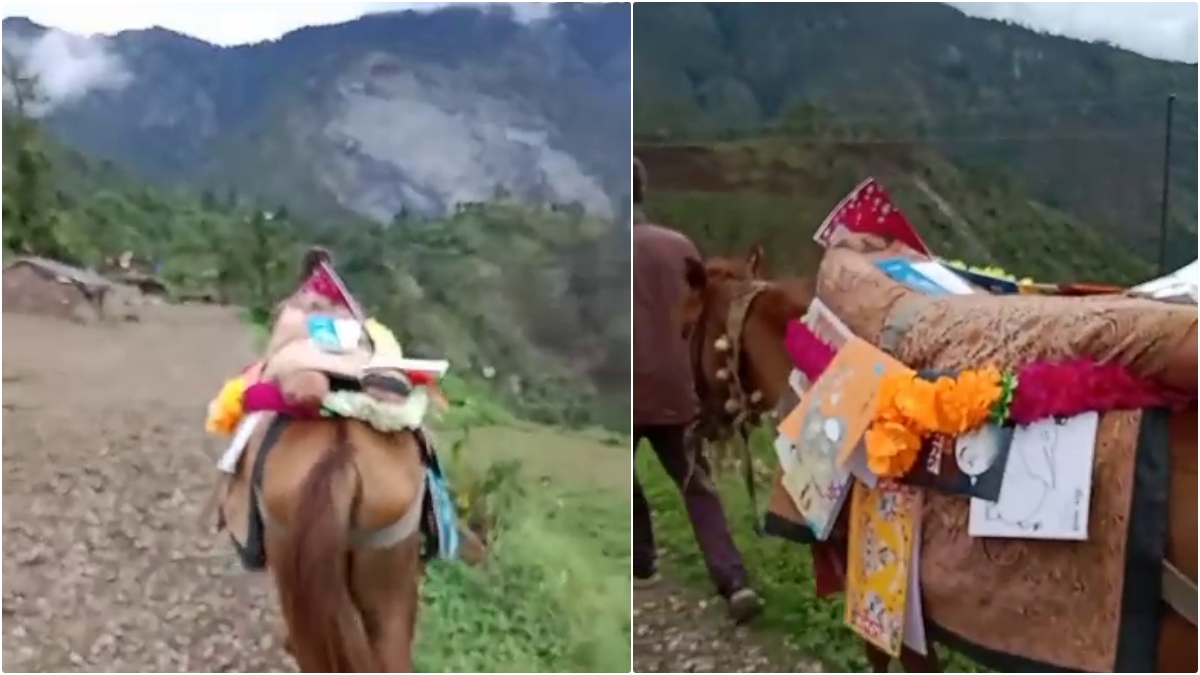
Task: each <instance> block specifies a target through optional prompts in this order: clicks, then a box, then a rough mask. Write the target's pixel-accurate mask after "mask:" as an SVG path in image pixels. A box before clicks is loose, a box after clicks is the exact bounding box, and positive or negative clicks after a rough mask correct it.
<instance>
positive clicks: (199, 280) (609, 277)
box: [3, 110, 629, 430]
mask: <svg viewBox="0 0 1200 675" xmlns="http://www.w3.org/2000/svg"><path fill="white" fill-rule="evenodd" d="M3 197H4V201H3V208H4V219H5V226H6V227H5V231H4V242H5V249H6V251H14V252H21V253H33V254H38V255H45V256H48V257H52V258H57V259H60V260H64V261H67V262H70V263H75V264H78V265H81V266H91V267H95V268H101V269H102V268H104V267H105V265H106V264H107V263H108V262H109V261H111V260H112V259H114V258H116V257H118V256H120V255H121V254H122V253H125V252H131V253H132V254H134V256H135V258H136V259H137V260H139V261H141V262H142V263H143V264H145V265H146V266H147V267H149V268H151V269H154V270H157V274H158V276H159V277H160V278H161V279H162V280H163V281H164V282H165V283H166V284H167V287H168V289H169V290H170V291H171V292H172V294H174V295H175V296H177V297H200V296H206V297H216V298H219V299H221V300H222V301H226V302H230V303H233V304H239V305H242V306H246V307H248V308H250V309H251V310H252V312H256V313H259V314H262V313H264V312H266V311H267V310H268V309H269V308H270V307H271V306H272V305H273V303H275V302H277V301H278V300H279V298H280V297H282V296H283V294H285V293H288V292H290V291H291V290H292V289H293V288H294V284H295V276H294V275H295V270H296V266H297V264H298V261H299V256H300V253H301V251H302V250H303V249H304V248H305V247H307V246H309V245H312V244H321V245H324V246H326V247H328V248H330V249H331V250H332V251H333V252H334V255H335V260H336V261H337V263H338V268H339V270H340V271H341V272H343V274H344V276H345V277H346V279H347V282H348V283H349V284H350V286H351V289H352V290H353V292H354V293H355V294H356V295H357V296H358V298H359V300H360V301H361V302H362V303H363V304H364V305H366V306H367V307H368V308H370V309H371V310H372V311H373V312H375V313H376V314H377V315H378V316H379V317H380V318H381V319H382V320H383V321H385V322H386V323H388V324H389V325H392V326H393V327H394V330H396V332H397V334H398V337H400V338H401V340H402V342H403V343H404V344H405V347H406V349H407V350H408V351H409V352H411V353H413V354H415V355H425V356H445V357H447V358H449V359H450V360H451V362H452V363H453V364H454V368H455V371H456V372H457V373H458V374H459V375H461V376H462V377H464V378H467V379H469V380H474V381H477V382H478V383H479V384H480V385H481V386H483V387H485V388H486V389H487V390H488V391H490V392H492V393H493V394H494V395H496V396H498V397H499V398H500V399H501V400H502V401H504V403H505V405H507V406H509V407H510V408H511V409H512V410H514V411H515V412H516V413H517V414H518V415H520V416H523V417H527V418H532V419H536V420H539V421H542V422H547V423H556V424H568V425H571V426H576V427H584V426H588V425H593V424H602V425H607V426H611V427H613V428H615V429H618V430H623V429H625V428H626V426H627V421H628V405H629V404H628V401H629V391H628V341H629V337H628V335H629V333H628V331H629V319H628V316H629V314H628V311H629V310H628V281H627V280H626V279H625V272H624V270H625V269H627V267H628V265H627V262H625V261H627V260H628V244H627V243H625V241H624V240H623V239H622V238H621V237H620V236H618V235H619V231H620V230H619V228H614V227H613V226H612V225H610V224H608V223H604V222H601V221H597V220H595V219H592V218H590V217H588V216H586V215H584V214H583V213H582V212H581V211H580V210H579V209H578V208H575V207H561V208H560V207H557V206H553V205H550V206H529V205H523V204H521V203H519V202H516V201H513V200H511V199H506V198H503V197H502V196H501V195H498V196H497V199H496V201H494V202H492V203H487V204H465V205H461V206H460V207H459V208H458V209H456V211H455V212H454V213H453V214H451V215H449V216H446V217H439V218H434V217H428V218H426V217H413V216H406V215H401V216H399V217H398V218H397V220H396V222H393V223H391V224H389V225H382V224H379V223H375V222H371V221H368V220H365V219H363V218H358V217H355V216H352V215H348V214H343V215H342V217H341V219H340V220H338V221H333V222H331V221H328V220H321V221H316V220H312V219H309V218H308V217H305V216H302V215H299V214H297V213H296V212H293V211H290V210H289V209H288V208H287V207H286V206H282V205H277V204H270V205H266V204H262V203H260V202H256V201H254V200H251V199H249V198H247V197H245V196H242V195H239V194H237V193H235V192H232V191H226V192H222V193H214V192H211V191H206V192H204V193H201V194H199V195H197V194H194V193H189V192H187V191H185V190H182V189H180V190H166V189H161V188H157V187H153V186H148V185H146V184H144V183H139V182H137V181H134V180H132V179H130V178H129V177H128V176H127V175H126V174H125V173H124V172H123V171H122V170H120V169H118V168H117V167H116V166H115V165H113V164H111V163H108V162H102V161H97V160H94V159H92V158H89V157H87V156H85V155H82V154H80V153H79V152H76V151H74V150H72V149H70V148H68V147H66V146H64V145H63V144H61V143H59V142H57V141H56V140H55V139H53V138H51V137H49V136H48V135H47V134H45V133H43V132H42V130H41V129H40V128H39V125H38V124H37V123H36V121H34V120H32V119H28V118H23V117H21V116H20V115H19V114H16V113H15V111H14V112H13V113H12V114H10V111H9V110H6V114H5V124H4V195H3ZM485 373H491V374H493V375H492V376H491V377H490V378H489V377H485V376H484V375H485Z"/></svg>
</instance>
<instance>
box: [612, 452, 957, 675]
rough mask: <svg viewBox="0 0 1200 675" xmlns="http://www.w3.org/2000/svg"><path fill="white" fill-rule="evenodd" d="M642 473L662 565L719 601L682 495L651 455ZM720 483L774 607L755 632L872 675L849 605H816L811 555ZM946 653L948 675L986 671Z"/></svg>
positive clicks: (735, 485) (732, 487) (750, 563)
mask: <svg viewBox="0 0 1200 675" xmlns="http://www.w3.org/2000/svg"><path fill="white" fill-rule="evenodd" d="M768 440H769V439H768V437H767V434H766V433H765V432H759V433H758V434H757V435H756V437H755V439H754V446H755V452H756V453H758V455H759V456H760V457H762V458H763V459H764V460H767V461H772V462H773V461H774V453H773V452H772V450H771V448H770V444H769V443H768ZM636 466H637V474H638V480H640V481H641V483H642V487H643V489H645V491H646V496H647V498H648V499H649V500H650V503H651V505H652V507H653V509H654V535H655V537H656V538H657V543H658V546H659V548H660V549H665V550H666V551H667V552H668V553H667V557H666V558H665V559H664V560H662V561H661V563H662V567H663V570H664V573H665V574H667V575H669V576H670V577H672V578H673V579H677V580H678V581H680V582H682V583H683V584H685V585H687V586H690V587H693V588H695V589H696V590H698V591H701V592H704V593H711V592H712V584H711V582H710V581H709V579H708V574H707V573H706V572H705V569H704V561H703V559H702V558H701V557H700V549H699V548H698V547H697V546H696V541H695V537H694V536H693V535H692V530H691V525H690V524H689V523H688V520H687V514H686V512H685V511H684V509H683V502H682V499H681V497H680V495H679V491H678V490H677V489H676V488H675V485H674V483H672V482H671V479H670V478H669V477H668V476H667V474H666V473H665V472H664V471H663V470H662V467H661V466H659V464H658V462H657V460H655V459H654V457H653V453H652V452H650V451H649V448H644V449H643V450H642V451H641V452H639V453H638V458H637V464H636ZM717 483H718V485H719V486H720V490H721V498H722V501H723V502H724V504H725V512H726V515H727V516H728V518H729V525H730V528H731V529H732V530H733V536H734V539H735V540H736V541H737V545H738V548H739V549H741V551H742V555H743V557H744V558H745V561H746V567H747V569H748V570H749V572H750V576H751V579H752V583H753V584H754V586H755V589H756V590H757V591H758V592H759V593H760V594H761V595H762V597H763V600H764V601H765V602H766V606H765V608H764V611H763V614H762V616H761V617H759V619H758V620H757V621H756V622H755V624H754V629H755V630H756V631H759V632H762V633H764V634H766V635H769V636H771V637H773V638H777V639H779V640H781V641H785V642H786V643H787V644H789V645H791V646H794V647H795V648H796V649H798V650H800V651H801V652H802V653H804V654H806V655H808V656H810V657H812V658H815V659H817V660H819V661H820V662H821V663H822V664H823V665H824V667H825V670H826V671H827V672H835V673H837V672H840V673H846V672H863V671H865V670H867V669H868V666H867V662H866V658H865V657H864V652H863V648H862V644H861V642H859V640H858V639H857V637H855V635H854V633H853V632H852V631H851V630H850V629H849V628H848V627H846V625H845V624H844V622H843V620H842V617H843V612H844V605H843V604H842V600H841V598H840V596H839V597H838V598H836V599H829V600H820V599H818V598H817V597H816V593H815V590H816V586H815V584H814V582H813V573H812V559H811V557H810V556H809V552H808V549H807V548H805V547H803V546H801V545H799V544H795V543H792V542H789V541H786V540H784V539H780V538H778V537H759V536H757V535H755V534H754V532H753V530H751V529H750V518H751V515H752V514H753V510H752V508H751V505H750V499H749V496H748V495H747V494H746V490H745V487H744V484H743V482H742V478H741V476H740V475H739V474H735V473H733V472H729V473H725V474H721V475H719V476H718V477H717ZM767 487H768V486H762V488H761V489H760V490H759V494H760V497H759V499H760V500H765V495H766V490H767ZM765 508H766V503H765V501H764V502H763V503H760V504H759V509H760V510H762V509H765ZM760 515H761V514H760ZM938 653H939V654H940V655H941V656H942V662H943V663H942V665H943V667H944V670H945V672H948V673H954V672H976V671H979V670H980V669H979V666H977V665H975V664H974V663H972V662H971V661H969V660H967V659H965V658H963V657H962V656H960V655H957V654H950V653H949V652H948V651H947V650H946V649H945V648H941V647H939V650H938Z"/></svg>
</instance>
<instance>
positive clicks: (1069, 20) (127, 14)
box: [3, 0, 1196, 63]
mask: <svg viewBox="0 0 1200 675" xmlns="http://www.w3.org/2000/svg"><path fill="white" fill-rule="evenodd" d="M441 4H444V3H407V2H400V3H369V2H290V3H289V2H281V3H270V4H268V3H254V2H245V3H232V2H205V3H201V2H179V3H170V4H167V3H165V2H154V3H149V2H140V3H139V2H131V3H100V2H97V3H71V4H66V3H64V4H61V5H60V4H57V3H51V2H48V1H47V0H41V1H40V2H38V1H17V2H5V3H4V7H3V13H4V16H28V17H30V18H32V19H33V20H34V21H37V22H38V23H41V24H45V25H49V26H54V27H55V28H62V29H64V30H68V31H71V32H76V33H114V32H117V31H119V30H123V29H126V28H149V27H150V26H155V25H158V26H163V27H165V28H170V29H172V30H175V31H178V32H180V33H186V34H188V35H193V36H195V37H198V38H201V39H204V40H208V41H209V42H215V43H217V44H222V45H232V44H242V43H246V42H257V41H260V40H266V39H271V38H277V37H279V36H281V35H283V34H284V33H286V32H288V31H290V30H294V29H296V28H299V27H301V26H309V25H316V24H329V23H339V22H342V21H348V20H350V19H354V18H356V17H359V16H361V15H363V14H365V13H368V12H374V11H385V10H388V9H395V8H400V7H417V6H422V5H423V6H425V7H436V6H438V5H441ZM950 4H952V5H954V6H956V7H958V8H960V9H962V10H963V11H964V12H966V13H968V14H970V15H972V16H981V17H988V18H995V19H1006V20H1010V21H1014V22H1016V23H1020V24H1022V25H1025V26H1029V27H1030V28H1035V29H1038V30H1042V31H1046V32H1049V33H1056V34H1060V35H1066V36H1069V37H1074V38H1079V39H1084V40H1097V39H1104V40H1108V41H1109V42H1112V43H1113V44H1116V45H1120V46H1122V47H1125V48H1126V49H1131V50H1133V51H1135V52H1139V53H1142V54H1145V55H1147V56H1152V57H1155V58H1163V59H1172V60H1175V61H1187V62H1189V63H1195V62H1196V3H1194V2H1180V3H1170V2H1111V3H1100V2H1073V3H1067V2H977V3H966V2H961V3H950ZM524 11H525V12H527V13H531V14H538V13H540V12H543V11H544V8H541V7H538V6H535V5H527V6H526V9H525V10H524Z"/></svg>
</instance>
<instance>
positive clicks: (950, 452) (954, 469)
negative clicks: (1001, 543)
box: [900, 424, 1013, 502]
mask: <svg viewBox="0 0 1200 675" xmlns="http://www.w3.org/2000/svg"><path fill="white" fill-rule="evenodd" d="M1012 438H1013V427H1012V426H1010V425H1005V426H1002V425H998V424H985V425H984V426H982V427H980V428H979V429H976V430H974V431H971V432H970V433H966V434H963V435H961V436H959V437H957V438H955V437H953V436H941V435H935V436H933V437H932V438H929V439H927V440H926V441H925V443H924V444H923V445H922V447H921V453H920V454H919V455H917V463H916V465H915V466H914V467H913V468H912V469H911V470H910V471H909V472H908V473H907V474H905V476H904V477H903V478H901V479H900V480H901V482H904V483H908V484H909V485H916V486H919V487H927V488H934V489H935V490H941V491H942V492H949V493H951V494H956V495H962V496H964V497H975V498H978V499H985V500H987V501H991V502H994V501H996V500H997V499H999V498H1000V486H1001V484H1002V483H1003V481H1004V469H1005V467H1006V465H1007V464H1008V453H1009V448H1010V447H1011V445H1012Z"/></svg>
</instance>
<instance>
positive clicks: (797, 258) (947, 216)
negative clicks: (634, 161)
mask: <svg viewBox="0 0 1200 675" xmlns="http://www.w3.org/2000/svg"><path fill="white" fill-rule="evenodd" d="M635 153H636V154H637V155H638V156H639V157H640V158H641V159H642V160H643V161H644V162H645V163H646V166H647V167H648V172H649V175H650V185H651V191H650V195H649V200H648V206H647V211H648V213H649V215H650V216H651V217H652V218H653V219H655V220H657V221H661V222H664V223H670V224H671V225H673V226H676V227H679V228H681V229H683V230H685V231H687V232H689V233H690V234H692V235H693V236H694V237H695V238H696V240H697V241H698V242H701V243H702V245H703V246H704V247H705V248H706V249H708V250H711V251H713V252H735V251H741V250H748V248H749V246H750V245H751V244H753V243H755V242H762V243H763V244H765V245H766V249H767V252H768V254H767V255H768V261H769V262H768V264H769V265H770V266H771V270H772V271H773V272H779V273H783V272H806V271H811V270H812V269H813V265H815V264H816V262H817V261H818V260H819V257H818V256H819V249H817V247H816V246H815V244H813V243H812V240H811V238H812V233H813V232H814V231H815V230H816V228H817V226H818V225H819V224H820V222H821V221H822V219H824V217H825V215H826V214H828V213H829V211H830V210H832V209H833V207H834V206H835V205H836V204H837V203H838V201H839V200H840V199H841V198H842V197H843V196H845V194H846V193H848V192H849V191H850V190H851V189H853V188H854V186H855V185H856V184H857V183H858V182H859V181H861V180H862V179H863V178H865V177H867V176H875V177H876V178H877V179H879V180H880V181H882V183H883V184H884V186H885V187H886V188H887V189H888V191H889V193H890V194H891V195H892V197H893V199H894V200H895V202H896V204H897V205H898V206H899V207H900V209H901V210H902V211H903V212H904V213H905V215H907V216H908V218H909V219H910V220H911V221H912V222H913V225H914V226H915V227H916V228H917V230H918V231H919V232H920V234H921V236H922V238H924V239H925V241H926V243H928V244H929V246H930V247H931V248H933V249H934V250H935V251H937V252H938V253H939V254H940V255H943V256H947V257H951V258H961V259H963V260H967V261H970V262H971V263H972V264H976V265H985V264H992V265H999V266H1001V267H1003V268H1005V269H1007V270H1009V271H1010V272H1012V273H1014V274H1018V275H1022V276H1030V277H1033V278H1035V279H1039V280H1045V281H1081V280H1090V281H1097V282H1112V283H1133V282H1137V281H1143V280H1145V279H1148V278H1150V277H1151V276H1152V275H1153V271H1154V267H1153V265H1151V264H1150V263H1148V262H1146V261H1145V260H1142V259H1141V258H1139V257H1137V256H1135V255H1133V254H1132V253H1131V252H1129V251H1128V250H1127V249H1125V248H1123V247H1122V246H1120V244H1119V243H1118V242H1117V241H1115V240H1114V239H1112V238H1111V237H1108V236H1106V235H1104V234H1103V233H1102V232H1098V231H1097V230H1096V229H1095V228H1091V227H1088V226H1087V225H1085V224H1084V223H1081V222H1080V221H1079V220H1078V219H1077V218H1074V217H1072V216H1070V215H1069V214H1067V213H1065V212H1063V211H1061V210H1058V209H1054V208H1051V207H1049V206H1046V205H1044V204H1039V203H1037V202H1035V201H1032V200H1029V199H1027V198H1025V197H1023V196H1022V195H1021V194H1020V193H1018V192H1016V191H1015V190H1014V188H1013V187H1012V186H1011V184H1010V183H1008V182H1006V181H1005V180H1004V179H1003V176H998V175H996V174H995V173H988V172H983V171H972V170H969V169H963V168H961V167H958V166H956V165H954V164H952V163H950V162H948V161H946V160H945V159H944V158H942V157H941V156H939V155H938V154H936V153H934V152H916V151H913V150H912V149H910V148H905V147H899V148H896V147H888V146H861V145H853V144H851V145H840V144H837V143H829V144H827V145H821V146H818V145H813V144H807V143H794V142H790V141H789V140H788V139H787V138H782V137H781V138H775V139H759V140H754V141H736V142H734V141H731V142H724V143H710V144H702V145H690V146H687V145H669V144H640V145H637V146H636V147H635Z"/></svg>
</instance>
